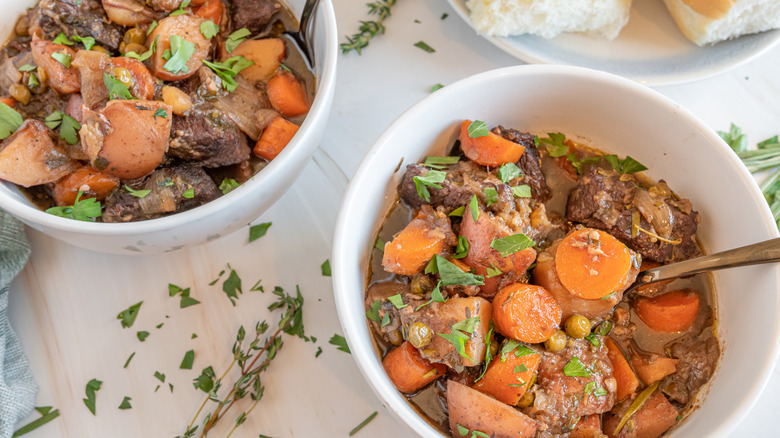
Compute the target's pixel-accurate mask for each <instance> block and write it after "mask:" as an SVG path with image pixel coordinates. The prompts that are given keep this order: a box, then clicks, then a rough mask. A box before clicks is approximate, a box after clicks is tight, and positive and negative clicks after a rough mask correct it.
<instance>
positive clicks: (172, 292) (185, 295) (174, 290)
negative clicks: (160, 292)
mask: <svg viewBox="0 0 780 438" xmlns="http://www.w3.org/2000/svg"><path fill="white" fill-rule="evenodd" d="M177 294H181V300H180V301H179V308H180V309H184V308H187V307H190V306H194V305H196V304H200V301H198V300H196V299H195V298H192V297H191V296H190V288H186V289H182V288H180V287H179V286H176V285H175V284H171V283H168V295H169V296H171V297H174V296H176V295H177Z"/></svg>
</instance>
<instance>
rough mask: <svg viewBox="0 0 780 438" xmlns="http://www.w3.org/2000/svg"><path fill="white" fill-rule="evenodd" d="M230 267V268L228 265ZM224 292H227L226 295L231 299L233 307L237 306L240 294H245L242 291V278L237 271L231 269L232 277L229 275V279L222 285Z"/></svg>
mask: <svg viewBox="0 0 780 438" xmlns="http://www.w3.org/2000/svg"><path fill="white" fill-rule="evenodd" d="M228 267H230V266H229V265H228ZM222 292H225V295H227V297H228V299H230V302H231V304H233V306H235V305H236V300H237V299H238V294H242V293H244V292H243V291H242V290H241V277H239V276H238V273H236V270H235V269H233V268H230V275H228V278H227V279H225V281H224V282H223V283H222Z"/></svg>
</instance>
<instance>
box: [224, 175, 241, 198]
mask: <svg viewBox="0 0 780 438" xmlns="http://www.w3.org/2000/svg"><path fill="white" fill-rule="evenodd" d="M238 186H239V184H238V181H236V180H235V179H233V178H225V179H223V180H222V182H221V183H219V190H220V191H221V192H222V194H223V195H227V194H228V193H230V192H232V191H233V190H235V189H237V188H238Z"/></svg>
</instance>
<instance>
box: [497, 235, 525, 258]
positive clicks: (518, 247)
mask: <svg viewBox="0 0 780 438" xmlns="http://www.w3.org/2000/svg"><path fill="white" fill-rule="evenodd" d="M534 245H536V243H535V242H534V241H533V240H531V239H530V238H529V237H528V236H526V235H525V234H523V233H518V234H513V235H511V236H507V237H502V238H500V239H493V241H492V242H490V247H491V248H493V249H495V250H496V251H498V252H499V253H500V254H501V257H507V256H509V255H510V254H514V253H516V252H520V251H522V250H524V249H527V248H531V247H532V246H534Z"/></svg>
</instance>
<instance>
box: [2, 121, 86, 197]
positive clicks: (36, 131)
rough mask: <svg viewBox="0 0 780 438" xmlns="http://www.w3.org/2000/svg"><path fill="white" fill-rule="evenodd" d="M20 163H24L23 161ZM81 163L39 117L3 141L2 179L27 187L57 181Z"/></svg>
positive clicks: (20, 127) (25, 123) (24, 124)
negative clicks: (70, 155)
mask: <svg viewBox="0 0 780 438" xmlns="http://www.w3.org/2000/svg"><path fill="white" fill-rule="evenodd" d="M20 163H23V165H22V164H20ZM77 167H78V162H76V161H73V160H71V159H70V157H69V156H68V154H67V152H66V151H65V150H64V149H62V148H61V147H59V146H58V145H56V144H55V143H54V142H53V141H52V140H51V138H50V137H49V129H48V128H47V127H46V126H45V125H44V124H43V122H41V121H38V120H27V121H26V122H24V123H22V125H21V126H19V129H17V130H16V132H14V133H13V134H11V135H10V136H9V137H8V138H6V139H5V140H3V142H2V143H0V179H3V180H6V181H9V182H12V183H14V184H18V185H20V186H24V187H30V186H36V185H39V184H45V183H50V182H54V181H56V180H58V179H60V178H62V177H63V176H65V175H67V174H69V173H71V172H72V171H73V170H74V169H76V168H77Z"/></svg>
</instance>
